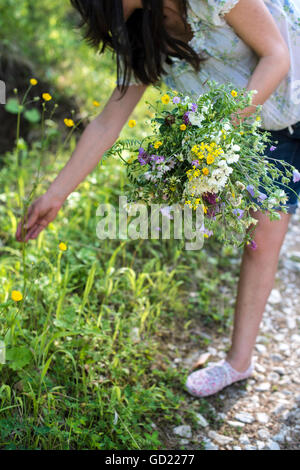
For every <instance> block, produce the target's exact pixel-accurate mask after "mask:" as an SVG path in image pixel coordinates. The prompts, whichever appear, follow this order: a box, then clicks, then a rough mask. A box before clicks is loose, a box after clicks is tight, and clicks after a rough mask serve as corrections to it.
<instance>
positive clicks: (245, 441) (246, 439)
mask: <svg viewBox="0 0 300 470" xmlns="http://www.w3.org/2000/svg"><path fill="white" fill-rule="evenodd" d="M239 441H240V443H241V444H250V441H249V437H248V436H247V434H241V435H240V438H239Z"/></svg>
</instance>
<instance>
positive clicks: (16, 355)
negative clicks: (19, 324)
mask: <svg viewBox="0 0 300 470" xmlns="http://www.w3.org/2000/svg"><path fill="white" fill-rule="evenodd" d="M31 358H32V353H31V351H30V349H28V348H27V347H26V346H19V347H14V348H9V349H7V351H6V359H7V360H8V361H9V362H8V365H9V366H10V367H11V369H13V370H18V369H22V368H23V367H24V366H26V365H27V364H29V363H30V361H31Z"/></svg>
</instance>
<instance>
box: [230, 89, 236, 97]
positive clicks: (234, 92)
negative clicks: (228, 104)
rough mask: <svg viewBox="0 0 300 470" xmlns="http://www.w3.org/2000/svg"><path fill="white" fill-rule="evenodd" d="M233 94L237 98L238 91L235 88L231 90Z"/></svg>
mask: <svg viewBox="0 0 300 470" xmlns="http://www.w3.org/2000/svg"><path fill="white" fill-rule="evenodd" d="M231 95H232V96H233V97H234V98H235V97H236V96H237V92H236V91H235V90H231Z"/></svg>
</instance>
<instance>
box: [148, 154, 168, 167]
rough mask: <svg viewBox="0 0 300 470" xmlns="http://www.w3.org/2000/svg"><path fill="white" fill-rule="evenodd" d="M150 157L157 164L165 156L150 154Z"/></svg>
mask: <svg viewBox="0 0 300 470" xmlns="http://www.w3.org/2000/svg"><path fill="white" fill-rule="evenodd" d="M150 159H151V161H152V162H155V163H156V164H157V165H158V164H159V163H163V161H164V160H165V157H163V156H162V155H151V157H150Z"/></svg>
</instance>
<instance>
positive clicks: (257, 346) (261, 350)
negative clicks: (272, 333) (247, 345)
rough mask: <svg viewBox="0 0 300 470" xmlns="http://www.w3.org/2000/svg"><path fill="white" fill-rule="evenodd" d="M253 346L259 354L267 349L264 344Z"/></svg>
mask: <svg viewBox="0 0 300 470" xmlns="http://www.w3.org/2000/svg"><path fill="white" fill-rule="evenodd" d="M255 348H256V349H257V351H258V352H259V353H261V354H264V353H265V352H266V351H267V348H266V346H265V345H264V344H256V345H255Z"/></svg>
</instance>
